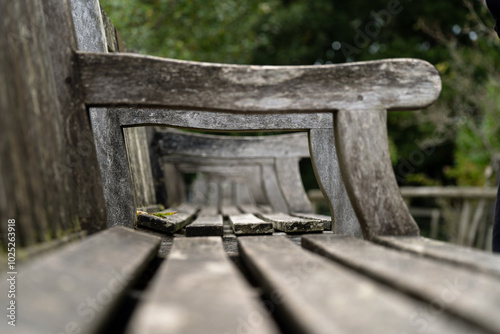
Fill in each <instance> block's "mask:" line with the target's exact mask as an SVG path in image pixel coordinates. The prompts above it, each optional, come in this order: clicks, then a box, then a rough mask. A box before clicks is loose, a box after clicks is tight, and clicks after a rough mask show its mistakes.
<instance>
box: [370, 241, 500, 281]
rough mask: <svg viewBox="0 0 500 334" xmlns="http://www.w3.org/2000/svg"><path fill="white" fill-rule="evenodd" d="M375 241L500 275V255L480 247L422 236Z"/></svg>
mask: <svg viewBox="0 0 500 334" xmlns="http://www.w3.org/2000/svg"><path fill="white" fill-rule="evenodd" d="M375 242H377V243H380V244H382V245H384V246H389V247H392V248H396V249H400V250H403V251H407V252H411V253H415V254H419V255H423V256H427V257H430V258H435V259H440V260H443V261H449V262H452V263H455V264H459V265H462V266H467V267H470V268H471V269H472V270H474V271H481V272H484V273H489V274H492V275H496V276H499V277H500V256H498V255H494V254H491V253H487V252H485V251H481V250H478V249H473V248H468V247H463V246H457V245H453V244H450V243H447V242H442V241H437V240H432V239H428V238H421V237H377V238H375Z"/></svg>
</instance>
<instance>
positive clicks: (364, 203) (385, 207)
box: [334, 109, 419, 239]
mask: <svg viewBox="0 0 500 334" xmlns="http://www.w3.org/2000/svg"><path fill="white" fill-rule="evenodd" d="M386 122H387V111H386V110H370V109H361V110H340V111H338V112H337V113H336V114H335V121H334V127H335V143H336V147H337V149H338V156H339V165H340V170H341V172H342V176H343V179H344V182H345V185H346V188H347V193H348V194H349V198H350V199H351V203H352V204H353V207H354V210H355V211H356V214H357V217H358V219H359V221H360V223H361V228H362V231H363V235H364V237H365V238H366V239H372V238H373V237H375V236H377V235H404V236H417V235H419V229H418V226H417V224H416V223H415V221H414V220H413V217H412V216H411V214H410V212H409V210H408V207H407V206H406V204H405V202H404V200H403V197H402V196H401V193H400V191H399V187H398V184H397V182H396V177H395V175H394V171H393V169H392V165H391V160H390V154H389V145H388V137H387V125H386Z"/></svg>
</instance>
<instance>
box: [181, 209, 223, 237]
mask: <svg viewBox="0 0 500 334" xmlns="http://www.w3.org/2000/svg"><path fill="white" fill-rule="evenodd" d="M222 235H224V225H223V219H222V215H207V214H203V215H201V214H200V215H198V218H196V219H195V221H194V222H192V223H191V224H189V225H188V226H186V237H204V236H222Z"/></svg>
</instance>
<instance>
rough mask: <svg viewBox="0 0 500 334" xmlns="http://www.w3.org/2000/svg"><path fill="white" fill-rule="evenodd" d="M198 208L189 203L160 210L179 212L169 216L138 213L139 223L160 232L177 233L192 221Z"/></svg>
mask: <svg viewBox="0 0 500 334" xmlns="http://www.w3.org/2000/svg"><path fill="white" fill-rule="evenodd" d="M197 211H198V209H197V208H196V207H194V206H191V205H188V204H182V205H181V206H179V207H177V208H170V209H167V210H164V211H160V212H177V213H176V214H174V215H171V216H168V218H160V217H156V216H153V215H149V214H142V213H141V214H139V215H137V225H138V226H140V227H145V228H148V229H151V230H154V231H158V232H165V233H175V232H177V231H179V230H180V229H182V228H184V227H185V226H186V225H188V224H189V223H191V222H192V221H193V219H194V215H195V214H196V212H197Z"/></svg>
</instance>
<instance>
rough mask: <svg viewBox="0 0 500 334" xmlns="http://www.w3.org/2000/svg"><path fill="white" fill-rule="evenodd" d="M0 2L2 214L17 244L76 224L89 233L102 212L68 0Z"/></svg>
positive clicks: (101, 218) (102, 221) (100, 221)
mask: <svg viewBox="0 0 500 334" xmlns="http://www.w3.org/2000/svg"><path fill="white" fill-rule="evenodd" d="M0 8H1V12H2V24H1V27H0V49H1V50H2V51H1V52H0V53H1V55H0V110H1V112H0V132H1V137H2V140H0V161H1V163H0V218H1V219H2V221H4V222H7V220H8V219H16V221H17V224H18V225H17V230H16V232H17V233H18V234H17V242H18V247H21V246H27V245H32V244H35V243H38V242H43V241H45V240H47V239H52V238H55V237H56V236H57V235H61V234H62V233H70V232H71V231H74V230H78V229H80V228H81V227H83V228H85V229H88V230H89V231H91V232H95V231H96V230H99V229H101V228H103V226H105V219H106V217H105V211H104V206H103V202H102V199H103V195H102V189H100V185H99V175H98V170H97V165H95V161H96V160H95V152H93V147H92V145H93V144H92V136H91V132H90V131H89V129H90V127H89V122H88V119H87V118H85V114H80V113H78V112H76V110H81V109H82V108H83V110H84V107H83V106H82V105H81V104H79V100H78V99H75V100H72V98H74V97H77V95H78V91H77V90H73V89H74V88H75V87H76V85H77V82H76V81H74V78H75V77H74V76H73V74H74V73H73V72H72V70H73V68H72V66H71V60H72V59H71V57H72V50H71V42H72V41H73V42H74V36H72V35H71V32H72V30H67V27H68V26H70V25H71V19H70V16H69V11H68V3H67V1H39V0H35V1H2V3H1V4H0ZM47 8H53V9H54V10H53V11H51V12H50V15H49V18H50V20H52V21H51V22H47V21H48V19H46V18H45V11H47ZM54 30H55V31H57V32H58V33H57V38H56V36H54ZM54 64H57V67H54ZM60 92H62V93H64V94H69V96H59V93H60ZM63 100H65V101H70V102H71V103H74V104H75V105H76V106H77V108H76V109H72V108H71V105H61V101H63ZM80 101H81V100H80ZM66 107H70V108H68V109H65V108H66ZM96 172H97V174H96ZM6 227H7V225H6V224H1V225H0V231H2V232H5V228H6Z"/></svg>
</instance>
